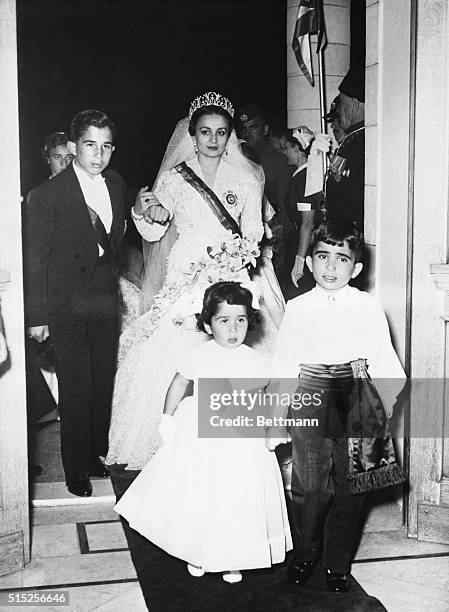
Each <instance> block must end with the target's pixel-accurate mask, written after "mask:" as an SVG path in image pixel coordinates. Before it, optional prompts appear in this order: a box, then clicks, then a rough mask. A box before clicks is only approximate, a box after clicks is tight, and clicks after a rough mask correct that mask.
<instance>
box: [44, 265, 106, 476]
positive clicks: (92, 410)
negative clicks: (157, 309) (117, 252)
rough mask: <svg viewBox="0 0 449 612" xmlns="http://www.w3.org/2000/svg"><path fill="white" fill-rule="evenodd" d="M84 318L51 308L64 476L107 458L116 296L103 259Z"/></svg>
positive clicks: (80, 471) (95, 274)
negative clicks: (101, 458)
mask: <svg viewBox="0 0 449 612" xmlns="http://www.w3.org/2000/svg"><path fill="white" fill-rule="evenodd" d="M88 305H89V307H88V315H87V317H83V316H80V315H79V314H78V313H76V311H74V312H73V313H72V315H71V314H70V312H69V311H68V309H67V308H65V309H62V310H61V311H60V312H59V311H58V310H57V309H54V310H53V311H52V312H51V315H50V320H49V331H50V337H51V339H52V343H53V347H54V351H55V359H56V373H57V375H58V382H59V398H60V402H59V410H60V417H61V455H62V463H63V466H64V471H65V474H66V476H67V475H71V474H80V473H82V472H86V473H88V472H89V469H90V467H91V463H92V462H93V461H94V460H95V459H97V458H98V457H99V456H102V457H104V456H106V453H107V449H108V431H109V424H110V416H111V398H112V391H113V382H114V372H115V363H116V354H117V329H118V321H117V316H118V296H117V289H116V284H115V279H114V277H113V274H112V271H111V264H110V261H109V260H108V258H107V256H106V255H104V256H103V257H101V258H100V259H99V260H98V262H97V265H96V269H95V273H94V276H93V278H92V280H91V283H90V287H89V291H88Z"/></svg>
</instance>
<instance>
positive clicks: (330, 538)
mask: <svg viewBox="0 0 449 612" xmlns="http://www.w3.org/2000/svg"><path fill="white" fill-rule="evenodd" d="M323 386H324V385H323ZM301 390H302V391H304V388H302V389H301ZM312 392H313V390H312ZM321 398H322V400H323V403H322V405H321V407H320V408H318V409H316V410H315V409H308V410H306V411H303V410H301V411H299V413H296V414H293V415H292V416H294V417H297V416H299V417H309V418H310V417H316V418H318V419H319V423H320V427H319V428H317V429H316V430H315V431H312V430H311V429H310V428H305V427H296V426H295V427H292V429H291V437H292V485H291V487H292V503H293V516H294V521H293V523H294V524H293V540H294V547H295V554H296V558H297V559H298V560H299V561H312V560H316V559H317V558H318V557H319V556H320V554H321V551H323V561H324V566H325V567H326V568H327V569H329V570H332V571H335V572H339V573H342V574H346V573H349V572H350V569H351V562H352V559H353V556H354V552H355V550H354V549H355V545H356V541H357V536H358V531H357V527H358V524H357V518H358V515H359V512H360V509H361V507H362V504H363V500H364V497H363V495H352V494H351V493H350V489H349V485H348V482H347V480H346V478H345V472H346V470H347V468H348V462H349V459H348V440H347V438H346V437H345V436H344V433H343V432H345V430H346V412H347V406H346V403H347V400H348V396H347V393H346V392H345V391H344V390H343V391H342V390H336V391H327V392H324V393H322V394H321ZM332 433H333V434H334V435H332ZM335 434H337V435H335Z"/></svg>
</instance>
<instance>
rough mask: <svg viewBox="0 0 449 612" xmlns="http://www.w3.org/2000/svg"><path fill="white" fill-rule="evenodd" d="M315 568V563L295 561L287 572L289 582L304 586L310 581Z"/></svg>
mask: <svg viewBox="0 0 449 612" xmlns="http://www.w3.org/2000/svg"><path fill="white" fill-rule="evenodd" d="M314 567H315V561H298V560H297V559H295V560H294V561H293V563H292V564H291V565H290V566H289V568H288V570H287V580H288V581H289V582H290V583H291V584H296V585H298V586H302V585H304V584H306V583H307V582H308V581H309V580H310V577H311V575H312V573H313V568H314Z"/></svg>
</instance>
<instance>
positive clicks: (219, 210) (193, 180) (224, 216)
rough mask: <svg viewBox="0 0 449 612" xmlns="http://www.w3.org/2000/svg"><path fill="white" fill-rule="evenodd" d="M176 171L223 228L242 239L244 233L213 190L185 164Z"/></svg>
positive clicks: (180, 165) (177, 167)
mask: <svg viewBox="0 0 449 612" xmlns="http://www.w3.org/2000/svg"><path fill="white" fill-rule="evenodd" d="M176 170H177V171H178V172H179V174H180V175H181V176H182V178H183V179H184V180H185V181H187V183H189V185H191V186H192V187H193V188H194V189H195V190H196V191H197V192H198V193H199V194H200V195H201V197H202V198H203V200H204V201H205V202H206V203H207V204H208V205H209V208H210V209H211V211H212V212H213V213H214V215H215V216H216V217H217V219H218V220H219V221H220V223H221V224H222V226H223V227H224V228H225V229H227V230H230V231H231V232H232V233H233V234H237V235H238V236H240V237H242V232H241V231H240V228H239V226H238V225H237V222H236V221H235V220H234V219H233V218H232V217H231V215H230V214H229V213H228V211H227V210H226V208H225V207H224V206H223V204H222V203H221V202H220V200H219V199H218V197H217V196H216V194H215V193H214V192H213V191H212V189H210V188H209V187H208V186H207V185H206V183H205V182H204V181H203V180H201V179H200V177H199V176H198V175H197V174H195V172H194V171H193V170H192V169H191V168H189V166H188V165H187V164H186V163H185V162H182V163H181V164H179V165H178V166H176Z"/></svg>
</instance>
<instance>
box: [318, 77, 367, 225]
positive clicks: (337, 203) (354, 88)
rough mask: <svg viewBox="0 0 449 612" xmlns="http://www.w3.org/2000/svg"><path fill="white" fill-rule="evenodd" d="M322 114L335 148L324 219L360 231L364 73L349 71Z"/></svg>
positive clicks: (362, 199) (362, 194)
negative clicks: (341, 221) (352, 225)
mask: <svg viewBox="0 0 449 612" xmlns="http://www.w3.org/2000/svg"><path fill="white" fill-rule="evenodd" d="M339 90H340V93H339V94H338V96H337V97H336V98H335V100H334V101H333V102H332V105H331V109H330V111H329V113H328V114H327V115H326V119H327V121H330V122H331V127H332V131H333V133H334V136H335V139H336V141H337V143H338V145H339V147H338V149H337V151H336V152H335V155H334V156H333V158H332V160H331V162H330V165H329V168H328V171H327V178H326V210H327V216H328V217H333V218H337V217H338V218H340V219H347V220H348V221H351V222H352V223H355V224H356V227H357V228H358V229H359V230H360V231H363V229H364V189H365V127H364V120H365V71H364V66H363V68H361V69H356V68H355V67H353V68H351V69H350V70H349V72H348V74H347V75H346V76H345V78H344V79H343V81H342V82H341V84H340V86H339Z"/></svg>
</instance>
